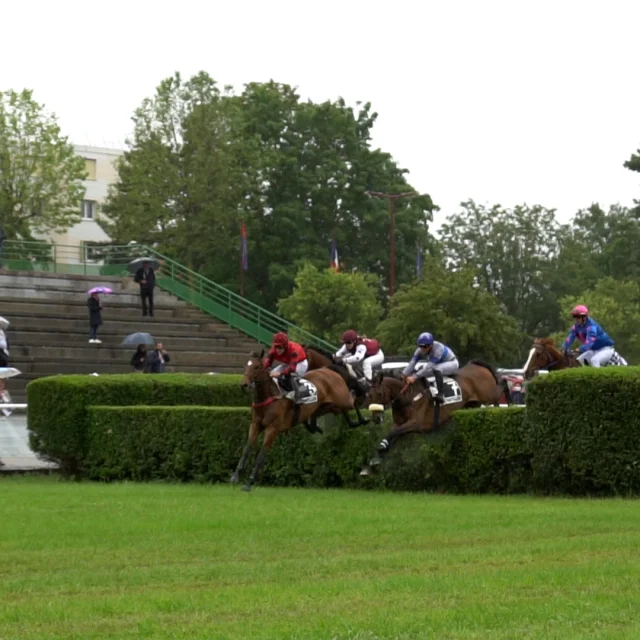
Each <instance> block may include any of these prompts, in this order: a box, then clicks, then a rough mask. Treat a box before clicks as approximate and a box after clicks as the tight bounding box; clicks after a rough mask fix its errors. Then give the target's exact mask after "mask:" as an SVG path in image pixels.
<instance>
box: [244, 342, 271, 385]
mask: <svg viewBox="0 0 640 640" xmlns="http://www.w3.org/2000/svg"><path fill="white" fill-rule="evenodd" d="M263 357H264V349H263V350H262V351H261V352H260V353H257V352H256V351H254V352H253V353H251V354H249V360H248V361H247V364H245V365H244V372H243V374H242V384H241V386H242V387H243V388H244V389H248V388H249V387H255V386H256V383H257V382H258V381H260V380H261V379H262V378H267V377H268V372H267V370H266V369H265V368H264V364H263V363H262V358H263Z"/></svg>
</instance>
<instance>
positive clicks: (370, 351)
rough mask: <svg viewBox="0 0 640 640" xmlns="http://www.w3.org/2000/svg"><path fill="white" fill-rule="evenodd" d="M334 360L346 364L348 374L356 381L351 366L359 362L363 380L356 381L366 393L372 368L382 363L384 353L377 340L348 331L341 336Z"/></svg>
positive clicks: (371, 377) (371, 376)
mask: <svg viewBox="0 0 640 640" xmlns="http://www.w3.org/2000/svg"><path fill="white" fill-rule="evenodd" d="M334 359H335V360H336V361H342V362H343V363H344V364H346V365H347V369H348V370H349V374H350V375H351V376H352V377H354V378H356V379H357V376H356V374H355V372H354V371H353V368H352V367H351V365H354V364H357V363H359V362H361V363H362V373H363V374H364V378H360V379H358V382H359V383H360V386H361V387H362V389H363V391H364V392H365V393H368V392H369V389H370V388H371V383H372V381H373V367H379V366H380V365H381V364H382V363H383V362H384V353H383V351H382V349H381V348H380V343H379V342H378V341H377V340H373V339H372V338H363V337H361V336H359V335H358V332H357V331H354V330H353V329H349V330H348V331H345V332H344V334H343V335H342V346H341V347H340V349H338V351H337V352H336V354H335V355H334Z"/></svg>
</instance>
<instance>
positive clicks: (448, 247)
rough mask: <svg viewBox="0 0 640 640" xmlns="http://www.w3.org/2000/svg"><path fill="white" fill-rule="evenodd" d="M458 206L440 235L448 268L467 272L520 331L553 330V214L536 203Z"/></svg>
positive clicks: (555, 308) (555, 232)
mask: <svg viewBox="0 0 640 640" xmlns="http://www.w3.org/2000/svg"><path fill="white" fill-rule="evenodd" d="M461 206H462V211H461V212H460V213H457V214H456V215H454V216H453V217H451V218H449V220H448V221H447V223H446V224H444V225H443V226H442V229H441V231H440V239H441V243H442V251H443V255H444V257H445V259H446V261H447V264H448V265H449V266H450V267H451V268H453V269H462V268H465V267H469V268H472V269H473V270H474V271H475V272H476V274H477V282H478V283H479V284H480V286H481V287H482V288H483V289H484V290H485V291H487V292H488V293H490V294H491V295H492V296H495V298H496V299H497V300H498V301H499V302H500V304H501V305H502V308H503V309H504V311H506V313H508V314H509V315H511V316H513V317H514V318H516V320H517V321H518V325H519V327H520V330H521V331H522V332H523V333H528V334H531V333H535V332H541V331H542V332H544V331H548V330H549V329H552V328H555V327H556V326H557V322H558V310H559V309H558V304H557V301H556V296H555V294H554V291H553V289H552V284H553V280H554V277H555V269H556V259H557V255H558V252H559V246H560V245H559V240H560V232H561V228H560V225H559V224H558V223H557V222H556V219H555V213H554V211H553V210H551V209H545V208H544V207H541V206H537V205H536V206H533V207H529V206H526V205H522V206H517V207H515V208H514V209H513V210H509V209H504V208H502V207H501V206H500V205H494V206H493V207H491V208H486V207H484V206H482V205H478V204H476V203H475V202H474V201H473V200H469V201H467V202H463V203H462V204H461Z"/></svg>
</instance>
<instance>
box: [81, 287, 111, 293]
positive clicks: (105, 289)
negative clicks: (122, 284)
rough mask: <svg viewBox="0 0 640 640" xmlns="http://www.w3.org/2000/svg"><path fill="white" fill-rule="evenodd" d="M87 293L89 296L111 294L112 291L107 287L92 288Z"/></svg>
mask: <svg viewBox="0 0 640 640" xmlns="http://www.w3.org/2000/svg"><path fill="white" fill-rule="evenodd" d="M87 293H88V294H89V295H91V294H92V293H113V289H109V287H93V289H89V291H87Z"/></svg>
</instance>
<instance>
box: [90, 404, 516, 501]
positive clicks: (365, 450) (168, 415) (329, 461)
mask: <svg viewBox="0 0 640 640" xmlns="http://www.w3.org/2000/svg"><path fill="white" fill-rule="evenodd" d="M250 416H251V412H250V410H249V409H245V408H225V407H214V408H211V407H146V406H137V407H91V408H90V409H89V433H88V435H89V438H88V453H87V458H86V460H85V461H84V465H83V466H84V470H85V472H86V474H87V475H88V476H89V477H90V478H93V479H101V480H124V479H131V480H160V479H164V480H178V481H189V480H197V481H208V482H220V481H222V482H226V481H227V480H228V479H229V477H230V475H231V473H232V472H233V470H234V469H235V466H236V464H237V462H238V459H239V458H240V455H241V453H242V448H243V447H244V445H245V443H246V438H247V433H248V428H249V421H250ZM523 416H524V410H523V409H522V408H515V409H494V410H482V409H481V410H474V411H462V412H458V413H457V414H456V421H455V423H453V424H452V425H450V426H449V427H446V428H444V429H442V430H440V431H439V432H438V433H437V434H432V435H429V436H427V437H426V438H425V437H424V436H417V437H415V438H405V439H404V440H401V441H400V442H399V443H398V445H397V447H396V448H394V450H393V451H392V453H391V454H390V455H389V456H388V458H387V459H386V460H385V464H384V465H383V467H382V472H381V473H380V474H379V475H378V476H375V477H373V478H370V479H368V480H367V481H366V482H365V483H364V485H363V483H361V481H360V479H359V472H360V469H361V468H362V466H363V464H364V463H365V462H367V460H368V459H369V458H370V457H371V456H372V455H373V453H374V451H375V448H376V445H377V444H378V442H379V441H380V439H381V438H382V437H383V435H384V434H385V433H386V432H387V430H388V429H389V424H385V425H383V426H381V427H375V428H366V427H365V428H361V429H350V428H348V427H347V426H346V425H345V424H344V423H342V422H336V423H335V425H333V426H331V427H328V428H327V429H326V430H325V433H324V434H323V435H314V436H311V435H310V434H309V433H308V432H307V431H306V430H305V429H304V428H303V427H302V426H298V427H296V428H294V429H292V430H290V431H288V432H286V433H284V434H282V435H280V436H279V437H278V438H277V440H276V442H275V444H274V446H273V448H272V450H271V451H270V453H269V458H268V461H267V467H266V470H265V474H264V477H263V482H264V483H265V484H271V485H276V486H304V487H310V486H313V487H345V486H347V487H350V486H365V487H370V488H388V489H402V490H414V491H415V490H440V491H452V492H460V493H463V492H482V491H487V492H515V491H526V490H527V489H528V486H527V481H528V478H529V476H528V472H529V457H528V456H527V454H526V452H524V451H523V449H522V446H521V444H518V443H521V442H522V423H523ZM257 451H258V446H256V448H255V451H254V456H253V458H252V459H251V460H250V461H249V463H248V465H247V470H246V475H245V478H246V477H248V475H249V472H250V470H251V466H252V465H253V462H254V460H255V454H257Z"/></svg>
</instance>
